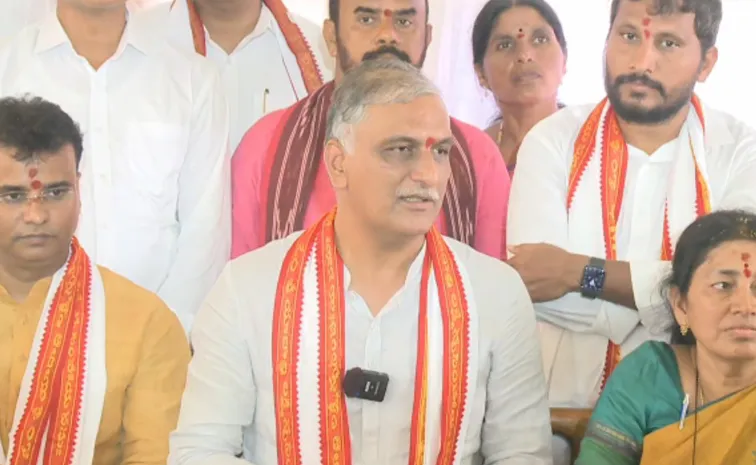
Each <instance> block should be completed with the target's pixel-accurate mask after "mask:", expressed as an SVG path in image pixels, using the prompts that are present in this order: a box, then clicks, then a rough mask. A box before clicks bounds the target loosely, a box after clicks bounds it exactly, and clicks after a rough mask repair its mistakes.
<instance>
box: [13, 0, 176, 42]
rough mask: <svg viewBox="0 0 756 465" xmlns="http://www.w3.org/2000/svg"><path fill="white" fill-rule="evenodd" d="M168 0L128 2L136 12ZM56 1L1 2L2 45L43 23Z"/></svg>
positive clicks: (18, 0) (132, 0) (20, 0)
mask: <svg viewBox="0 0 756 465" xmlns="http://www.w3.org/2000/svg"><path fill="white" fill-rule="evenodd" d="M160 1H167V0H128V1H127V3H128V5H129V8H130V9H133V11H136V10H137V9H142V8H146V7H148V6H150V5H151V4H155V2H160ZM55 5H57V1H56V0H0V44H2V43H3V42H5V41H8V40H10V39H12V38H13V37H14V36H15V35H16V34H18V33H19V32H21V30H22V29H23V28H25V27H26V26H28V25H30V24H34V23H36V22H37V21H41V20H42V19H44V18H45V16H47V14H48V13H49V12H51V11H53V10H54V9H55Z"/></svg>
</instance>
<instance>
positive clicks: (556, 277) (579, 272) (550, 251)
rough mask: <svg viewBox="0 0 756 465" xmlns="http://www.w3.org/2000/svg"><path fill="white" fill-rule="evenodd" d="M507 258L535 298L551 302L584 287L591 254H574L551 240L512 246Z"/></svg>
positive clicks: (532, 297) (538, 300) (539, 300)
mask: <svg viewBox="0 0 756 465" xmlns="http://www.w3.org/2000/svg"><path fill="white" fill-rule="evenodd" d="M509 252H510V253H511V254H512V258H511V259H509V260H508V261H507V263H509V265H510V266H512V267H513V268H514V269H515V270H517V272H518V273H520V277H521V278H522V280H523V282H525V286H526V287H527V288H528V292H529V293H530V299H531V300H532V301H533V302H536V303H537V302H548V301H550V300H555V299H558V298H560V297H562V296H564V295H565V294H567V293H568V292H574V291H577V290H579V289H580V281H581V280H582V277H583V268H585V265H587V264H588V257H585V256H581V255H574V254H571V253H569V252H567V251H566V250H564V249H560V248H559V247H555V246H553V245H550V244H523V245H517V246H512V247H509Z"/></svg>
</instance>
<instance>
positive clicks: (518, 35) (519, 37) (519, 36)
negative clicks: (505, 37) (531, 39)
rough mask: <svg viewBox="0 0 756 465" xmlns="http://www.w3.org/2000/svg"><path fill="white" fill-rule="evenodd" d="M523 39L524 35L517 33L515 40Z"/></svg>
mask: <svg viewBox="0 0 756 465" xmlns="http://www.w3.org/2000/svg"><path fill="white" fill-rule="evenodd" d="M524 37H525V34H523V33H522V32H521V33H519V34H517V38H518V39H522V38H524Z"/></svg>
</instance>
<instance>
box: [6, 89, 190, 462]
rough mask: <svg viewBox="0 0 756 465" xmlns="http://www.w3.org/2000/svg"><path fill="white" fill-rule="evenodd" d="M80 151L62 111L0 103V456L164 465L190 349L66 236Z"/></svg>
mask: <svg viewBox="0 0 756 465" xmlns="http://www.w3.org/2000/svg"><path fill="white" fill-rule="evenodd" d="M81 157H82V136H81V134H80V132H79V128H78V127H77V125H76V124H75V123H74V121H73V120H72V119H71V118H70V116H68V115H67V114H66V113H65V112H63V111H62V110H61V109H60V107H58V106H57V105H54V104H52V103H50V102H46V101H44V100H42V99H39V98H26V99H16V98H4V99H0V463H2V464H5V463H8V464H18V465H23V464H27V465H36V464H38V463H66V464H71V465H120V464H123V463H134V464H136V463H138V464H144V465H161V464H164V463H165V460H166V457H167V455H168V434H169V433H170V431H172V430H173V429H174V428H175V426H176V419H177V417H178V410H179V403H180V400H181V393H182V392H183V389H184V385H185V383H186V371H187V366H188V364H189V358H190V354H189V344H188V343H187V340H186V336H185V334H184V331H183V329H182V327H181V324H180V323H179V321H178V319H177V318H176V316H175V315H174V314H173V313H172V312H171V311H170V310H169V309H168V307H166V305H165V304H164V303H163V302H162V301H161V300H160V299H159V298H158V297H157V296H156V295H155V294H153V293H152V292H149V291H147V290H145V289H143V288H141V287H139V286H137V285H136V284H134V283H132V282H131V281H129V280H127V279H126V278H124V277H122V276H119V275H118V274H116V273H114V272H112V271H110V270H108V269H106V268H102V267H97V266H95V265H94V262H93V261H92V260H90V258H89V257H88V256H87V254H86V252H85V251H84V250H83V249H82V247H81V246H80V245H79V242H78V240H77V239H76V238H75V237H73V234H74V230H75V229H76V224H77V222H78V216H79V189H78V186H79V185H78V181H77V178H78V166H79V161H80V159H81ZM51 367H58V368H57V369H54V368H51ZM39 412H42V414H41V415H39V414H38V413H39ZM51 437H54V438H55V439H56V441H55V445H54V446H51V445H50V442H46V441H45V438H47V439H48V440H49V439H50V438H51ZM30 451H31V453H30ZM34 451H38V452H34ZM61 451H62V452H61ZM27 454H28V455H27ZM50 460H51V461H50Z"/></svg>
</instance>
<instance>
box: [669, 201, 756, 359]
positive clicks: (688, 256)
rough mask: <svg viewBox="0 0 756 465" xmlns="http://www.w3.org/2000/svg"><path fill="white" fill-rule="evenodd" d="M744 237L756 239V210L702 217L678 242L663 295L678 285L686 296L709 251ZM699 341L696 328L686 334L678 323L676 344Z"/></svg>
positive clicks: (675, 333) (675, 326)
mask: <svg viewBox="0 0 756 465" xmlns="http://www.w3.org/2000/svg"><path fill="white" fill-rule="evenodd" d="M742 240H745V241H753V242H756V215H754V214H753V213H752V212H748V211H744V210H719V211H715V212H713V213H710V214H708V215H705V216H702V217H700V218H698V219H697V220H696V221H694V222H693V223H692V224H691V225H690V226H688V227H687V228H686V229H685V231H683V233H682V235H681V236H680V239H679V240H678V241H677V246H676V247H675V257H674V259H673V260H672V272H671V273H670V275H669V276H668V277H667V279H666V280H665V281H664V283H663V285H662V294H663V296H664V297H666V296H667V295H668V291H669V289H670V288H675V289H677V290H678V291H679V292H680V295H681V296H682V297H687V296H688V291H689V290H690V285H691V283H692V282H693V275H694V274H695V273H696V270H698V268H699V267H700V266H701V265H702V264H703V263H704V261H706V259H707V257H708V256H709V253H710V252H711V251H712V250H714V249H716V248H717V247H719V246H720V245H722V244H725V243H727V242H732V241H742ZM670 307H671V305H670ZM671 310H672V309H671V308H670V311H671ZM695 341H696V340H695V335H694V334H693V332H692V331H690V332H688V334H686V335H682V333H681V332H680V325H679V324H677V323H675V325H674V329H673V332H672V343H673V344H681V345H693V344H695Z"/></svg>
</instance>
